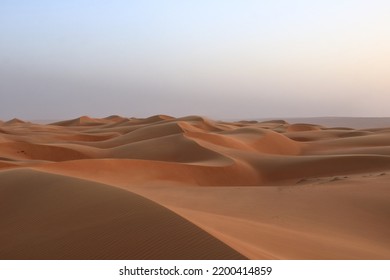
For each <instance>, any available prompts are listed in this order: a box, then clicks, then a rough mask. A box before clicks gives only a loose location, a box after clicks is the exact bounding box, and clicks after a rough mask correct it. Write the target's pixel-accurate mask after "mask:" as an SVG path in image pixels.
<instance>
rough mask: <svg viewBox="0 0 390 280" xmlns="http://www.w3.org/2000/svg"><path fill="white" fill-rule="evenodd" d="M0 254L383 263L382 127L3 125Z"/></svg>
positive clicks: (113, 122) (387, 155)
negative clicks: (360, 260)
mask: <svg viewBox="0 0 390 280" xmlns="http://www.w3.org/2000/svg"><path fill="white" fill-rule="evenodd" d="M0 182H1V183H0V201H1V203H0V244H1V246H0V258H1V259H239V258H252V259H389V258H390V246H389V244H390V239H389V236H390V227H389V225H388V219H389V217H390V196H389V194H390V192H389V186H390V184H389V182H390V129H389V128H365V129H352V128H348V127H326V126H323V125H317V124H312V123H302V122H299V123H289V122H286V121H284V120H270V121H263V122H258V121H250V120H249V121H238V122H220V121H214V120H211V119H207V118H205V117H200V116H187V117H181V118H173V117H170V116H165V115H156V116H152V117H149V118H144V119H139V118H126V117H121V116H116V115H113V116H109V117H106V118H102V119H98V118H91V117H87V116H83V117H80V118H76V119H72V120H65V121H60V122H56V123H52V124H47V125H44V124H35V123H30V122H24V121H21V120H18V119H13V120H10V121H7V122H5V123H0Z"/></svg>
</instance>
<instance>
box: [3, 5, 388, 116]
mask: <svg viewBox="0 0 390 280" xmlns="http://www.w3.org/2000/svg"><path fill="white" fill-rule="evenodd" d="M389 15H390V1H379V0H367V1H359V0H355V1H353V0H338V1H335V0H329V1H303V0H300V1H287V0H269V1H260V0H258V1H252V0H247V1H245V0H236V1H229V0H214V1H212V0H208V1H204V0H197V1H195V0H194V1H192V0H188V1H179V0H177V1H173V0H170V1H169V0H168V1H162V0H160V1H157V0H154V1H153V0H143V1H131V0H128V1H125V0H123V1H118V0H111V1H108V0H106V1H102V0H100V1H99V0H95V1H92V0H91V1H87V0H77V1H76V0H68V1H55V0H51V1H49V0H47V1H39V0H37V1H27V0H26V1H18V0H9V1H7V0H6V1H4V0H0V119H3V120H4V119H8V118H11V117H20V118H25V119H59V118H68V117H75V116H79V115H85V114H87V115H91V116H96V117H101V116H107V115H110V114H120V115H125V116H138V117H145V116H149V115H154V114H169V115H173V116H182V115H190V114H199V115H206V116H209V117H213V118H259V117H303V116H329V115H332V116H389V113H388V112H389V110H388V104H390V79H389V78H388V76H389V73H390V16H389Z"/></svg>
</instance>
